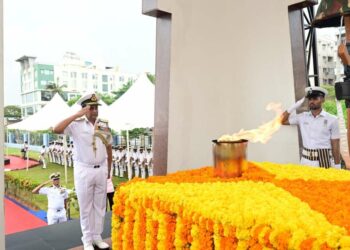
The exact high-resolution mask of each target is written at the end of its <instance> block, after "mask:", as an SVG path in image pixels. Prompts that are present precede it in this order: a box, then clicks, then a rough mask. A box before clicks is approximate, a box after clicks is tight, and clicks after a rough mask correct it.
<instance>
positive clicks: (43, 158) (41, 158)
mask: <svg viewBox="0 0 350 250" xmlns="http://www.w3.org/2000/svg"><path fill="white" fill-rule="evenodd" d="M45 155H46V149H45V148H42V149H41V150H40V155H39V161H41V162H42V163H43V168H46V160H45Z"/></svg>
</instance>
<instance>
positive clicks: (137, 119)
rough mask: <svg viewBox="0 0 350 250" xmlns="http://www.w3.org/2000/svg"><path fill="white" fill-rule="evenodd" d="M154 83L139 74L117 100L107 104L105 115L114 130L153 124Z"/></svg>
mask: <svg viewBox="0 0 350 250" xmlns="http://www.w3.org/2000/svg"><path fill="white" fill-rule="evenodd" d="M154 89H155V87H154V84H152V83H151V82H150V80H149V79H148V77H147V75H146V74H141V75H140V76H139V78H138V79H137V80H136V82H135V83H134V84H133V85H132V86H131V87H130V89H129V90H128V91H126V92H125V93H124V94H123V95H122V96H121V97H120V98H119V99H118V100H116V101H115V102H114V103H112V104H111V105H110V106H109V109H108V114H106V116H105V117H103V116H102V114H101V118H106V119H108V121H109V126H110V127H111V128H112V129H114V130H126V129H133V128H147V127H153V125H154Z"/></svg>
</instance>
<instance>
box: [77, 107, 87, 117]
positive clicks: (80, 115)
mask: <svg viewBox="0 0 350 250" xmlns="http://www.w3.org/2000/svg"><path fill="white" fill-rule="evenodd" d="M89 110H90V105H86V107H84V108H82V109H81V110H79V111H78V112H77V114H76V115H77V116H79V117H82V116H84V115H86V114H87V113H88V111H89Z"/></svg>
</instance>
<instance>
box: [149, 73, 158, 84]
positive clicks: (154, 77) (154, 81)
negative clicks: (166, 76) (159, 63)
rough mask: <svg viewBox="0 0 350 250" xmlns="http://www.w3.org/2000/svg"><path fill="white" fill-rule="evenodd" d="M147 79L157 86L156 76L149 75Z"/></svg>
mask: <svg viewBox="0 0 350 250" xmlns="http://www.w3.org/2000/svg"><path fill="white" fill-rule="evenodd" d="M147 77H148V79H149V80H150V81H151V83H153V84H156V76H155V75H153V74H151V73H147Z"/></svg>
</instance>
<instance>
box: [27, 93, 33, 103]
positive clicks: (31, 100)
mask: <svg viewBox="0 0 350 250" xmlns="http://www.w3.org/2000/svg"><path fill="white" fill-rule="evenodd" d="M33 101H34V95H33V93H29V94H26V103H31V102H33Z"/></svg>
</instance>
